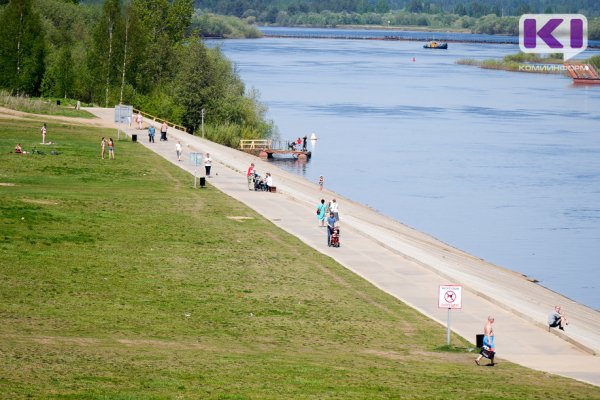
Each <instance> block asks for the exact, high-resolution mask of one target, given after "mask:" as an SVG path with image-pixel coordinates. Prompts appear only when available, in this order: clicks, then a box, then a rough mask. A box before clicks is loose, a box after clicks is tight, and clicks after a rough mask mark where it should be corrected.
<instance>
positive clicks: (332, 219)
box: [327, 212, 335, 246]
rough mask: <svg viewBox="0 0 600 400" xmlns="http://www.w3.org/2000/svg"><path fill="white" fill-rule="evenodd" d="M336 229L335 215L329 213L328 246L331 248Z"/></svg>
mask: <svg viewBox="0 0 600 400" xmlns="http://www.w3.org/2000/svg"><path fill="white" fill-rule="evenodd" d="M334 229H335V217H334V216H333V213H332V212H330V213H329V218H327V246H331V235H332V234H333V230H334Z"/></svg>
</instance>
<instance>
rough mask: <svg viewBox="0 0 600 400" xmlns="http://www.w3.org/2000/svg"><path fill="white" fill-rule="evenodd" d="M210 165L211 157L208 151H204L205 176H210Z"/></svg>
mask: <svg viewBox="0 0 600 400" xmlns="http://www.w3.org/2000/svg"><path fill="white" fill-rule="evenodd" d="M210 167H212V158H210V153H206V157H204V170H205V171H206V177H207V178H210Z"/></svg>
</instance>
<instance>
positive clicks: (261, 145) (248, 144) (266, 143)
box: [240, 139, 273, 150]
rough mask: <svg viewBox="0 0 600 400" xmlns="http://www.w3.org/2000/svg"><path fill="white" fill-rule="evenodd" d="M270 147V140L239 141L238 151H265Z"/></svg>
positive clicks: (271, 143)
mask: <svg viewBox="0 0 600 400" xmlns="http://www.w3.org/2000/svg"><path fill="white" fill-rule="evenodd" d="M272 145H273V141H272V140H271V139H253V140H240V150H267V149H270V148H272Z"/></svg>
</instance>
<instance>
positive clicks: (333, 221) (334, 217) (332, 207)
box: [317, 199, 340, 245]
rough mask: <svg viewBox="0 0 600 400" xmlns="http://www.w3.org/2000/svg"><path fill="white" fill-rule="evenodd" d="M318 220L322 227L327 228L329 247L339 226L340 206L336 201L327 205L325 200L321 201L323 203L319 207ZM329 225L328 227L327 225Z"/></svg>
mask: <svg viewBox="0 0 600 400" xmlns="http://www.w3.org/2000/svg"><path fill="white" fill-rule="evenodd" d="M317 220H318V221H319V226H320V227H325V226H327V245H329V244H330V241H331V235H332V234H333V232H334V230H335V229H336V228H337V227H338V226H339V221H340V214H339V204H338V202H337V200H336V199H333V200H331V201H330V202H329V203H327V204H325V199H321V203H320V204H318V205H317ZM326 223H327V225H325V224H326Z"/></svg>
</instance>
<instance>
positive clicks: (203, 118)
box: [201, 108, 204, 139]
mask: <svg viewBox="0 0 600 400" xmlns="http://www.w3.org/2000/svg"><path fill="white" fill-rule="evenodd" d="M201 115H202V139H204V108H203V109H202V113H201Z"/></svg>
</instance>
